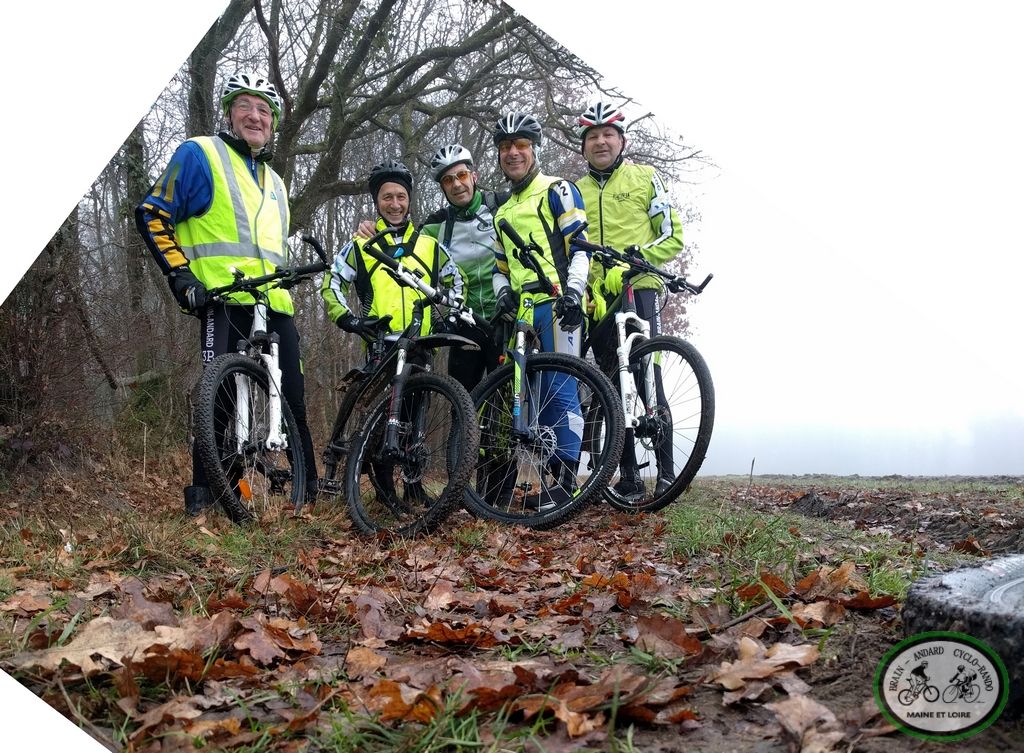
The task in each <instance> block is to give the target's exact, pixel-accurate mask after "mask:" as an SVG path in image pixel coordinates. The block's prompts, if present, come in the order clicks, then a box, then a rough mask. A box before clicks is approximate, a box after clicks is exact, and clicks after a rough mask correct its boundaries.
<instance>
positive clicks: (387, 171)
mask: <svg viewBox="0 0 1024 753" xmlns="http://www.w3.org/2000/svg"><path fill="white" fill-rule="evenodd" d="M367 182H368V183H369V184H370V195H371V196H373V199H374V201H376V200H377V194H378V193H379V192H380V187H381V186H383V185H384V184H385V183H398V184H399V185H401V186H404V187H405V190H406V191H408V192H409V193H410V194H412V173H411V172H409V168H408V167H406V166H405V165H404V164H402V163H401V162H399V161H398V160H393V159H392V160H388V161H387V162H381V163H380V164H379V165H374V166H373V169H371V170H370V177H369V178H368V179H367Z"/></svg>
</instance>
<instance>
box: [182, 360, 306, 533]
mask: <svg viewBox="0 0 1024 753" xmlns="http://www.w3.org/2000/svg"><path fill="white" fill-rule="evenodd" d="M269 379H270V377H269V374H268V373H267V370H266V369H265V368H263V366H262V365H260V364H258V363H257V362H256V361H254V360H253V359H252V358H249V357H248V356H245V355H242V354H240V353H226V354H224V355H222V356H218V357H217V358H215V359H214V360H213V361H212V362H211V363H210V364H209V365H208V366H207V367H206V368H205V369H204V371H203V375H202V378H201V379H200V381H199V385H198V387H197V393H196V398H195V410H194V415H193V432H194V435H195V445H196V446H195V451H196V452H197V453H198V456H199V459H200V462H201V463H202V465H203V468H204V469H205V471H206V477H207V481H208V483H209V485H210V491H211V492H212V493H213V496H214V498H215V499H216V500H217V501H218V502H219V504H220V505H221V507H223V508H224V512H226V513H227V515H228V517H229V518H231V520H232V521H234V522H235V523H246V522H250V521H253V520H256V519H258V518H260V517H261V516H262V515H264V514H266V513H267V512H268V511H271V510H281V509H283V508H284V507H286V506H288V505H291V506H296V505H299V504H301V501H302V495H303V494H304V493H305V488H306V471H305V465H304V463H303V457H302V444H301V442H300V441H299V429H298V425H297V424H296V423H295V418H294V417H293V416H292V412H291V409H290V408H289V407H288V402H287V401H286V400H285V399H284V398H283V397H281V398H280V399H279V401H278V402H279V403H280V414H279V416H278V417H276V418H275V417H272V406H271V399H270V390H269V383H270V382H269Z"/></svg>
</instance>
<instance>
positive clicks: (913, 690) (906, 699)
mask: <svg viewBox="0 0 1024 753" xmlns="http://www.w3.org/2000/svg"><path fill="white" fill-rule="evenodd" d="M908 682H910V681H908ZM920 695H923V696H924V699H925V700H926V701H928V702H929V703H934V702H935V701H937V700H939V689H938V688H937V687H935V686H934V685H930V684H929V683H928V682H927V681H926V680H920V681H918V682H913V683H912V684H911V686H910V687H909V688H903V690H901V691H900V692H899V693H897V694H896V700H897V701H899V702H900V703H901V704H903V705H904V706H909V705H910V704H912V703H913V702H914V701H916V700H917V697H918V696H920Z"/></svg>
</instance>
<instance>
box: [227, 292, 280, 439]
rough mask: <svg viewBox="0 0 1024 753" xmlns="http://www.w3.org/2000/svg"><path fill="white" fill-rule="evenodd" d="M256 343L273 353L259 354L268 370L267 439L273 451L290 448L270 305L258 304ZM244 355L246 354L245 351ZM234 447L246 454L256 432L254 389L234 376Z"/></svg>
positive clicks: (254, 317) (277, 346) (255, 330)
mask: <svg viewBox="0 0 1024 753" xmlns="http://www.w3.org/2000/svg"><path fill="white" fill-rule="evenodd" d="M252 331H253V337H252V339H253V341H255V342H259V341H261V340H263V341H265V342H267V343H269V350H270V352H269V353H267V352H266V351H263V350H261V351H260V360H261V361H262V362H263V366H264V368H266V370H267V395H268V400H267V403H268V404H267V439H266V448H267V449H268V450H271V451H278V450H285V449H287V448H288V439H287V437H286V436H285V435H284V432H282V431H281V366H280V363H281V362H280V357H279V353H278V349H279V342H280V338H279V337H278V335H277V333H276V332H275V333H273V334H270V335H268V334H267V305H266V304H265V303H257V304H256V306H255V308H254V310H253V325H252ZM241 352H242V353H244V352H245V350H244V349H243V350H242V351H241ZM235 397H236V405H235V444H236V445H237V449H238V451H239V452H243V451H244V449H245V446H246V444H247V443H248V441H249V436H250V432H251V431H252V429H253V416H252V409H253V405H252V402H251V401H252V388H251V386H250V382H249V377H247V376H246V375H245V374H235Z"/></svg>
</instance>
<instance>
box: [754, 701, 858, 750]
mask: <svg viewBox="0 0 1024 753" xmlns="http://www.w3.org/2000/svg"><path fill="white" fill-rule="evenodd" d="M764 707H765V708H766V709H768V710H770V711H771V712H772V713H774V714H775V716H776V717H777V718H778V720H779V723H780V724H781V725H782V728H783V730H785V732H786V735H787V736H788V737H789V738H790V741H791V742H792V743H793V744H794V746H796V747H795V750H797V751H799V753H830V751H833V750H835V745H836V743H838V742H840V741H841V740H842V739H843V738H844V737H845V734H844V732H843V728H842V724H840V722H839V721H838V720H837V719H836V716H835V714H833V713H832V712H831V711H830V710H829V709H828V708H827V707H826V706H823V705H822V704H820V703H818V702H817V701H815V700H812V699H810V698H808V697H807V696H805V695H795V696H792V697H790V698H787V699H786V700H784V701H779V702H778V703H766V704H765V706H764Z"/></svg>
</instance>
